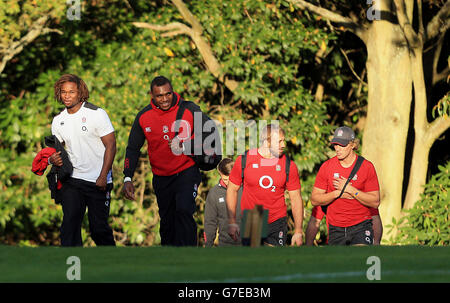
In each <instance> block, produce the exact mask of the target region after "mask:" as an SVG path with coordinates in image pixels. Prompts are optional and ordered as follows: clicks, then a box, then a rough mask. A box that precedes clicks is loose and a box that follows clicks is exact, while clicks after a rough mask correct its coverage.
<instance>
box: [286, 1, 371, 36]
mask: <svg viewBox="0 0 450 303" xmlns="http://www.w3.org/2000/svg"><path fill="white" fill-rule="evenodd" d="M288 1H289V2H290V3H292V4H293V5H294V6H296V7H298V8H300V9H306V10H308V11H310V12H313V13H315V14H317V15H319V16H322V17H323V18H325V19H327V20H329V21H331V22H334V23H338V24H339V25H341V26H343V27H344V28H345V29H346V30H349V31H351V32H352V33H354V34H355V35H357V36H358V37H359V38H360V39H361V40H363V41H364V42H365V30H364V28H363V27H362V26H361V25H359V24H358V23H356V22H354V21H353V20H352V19H351V18H347V17H343V16H341V15H339V14H337V13H335V12H332V11H330V10H327V9H325V8H322V7H319V6H316V5H314V4H311V3H309V2H307V1H304V0H288Z"/></svg>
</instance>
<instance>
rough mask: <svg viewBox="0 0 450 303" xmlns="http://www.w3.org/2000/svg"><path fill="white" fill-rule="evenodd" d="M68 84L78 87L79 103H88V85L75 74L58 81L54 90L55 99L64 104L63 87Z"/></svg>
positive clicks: (66, 75)
mask: <svg viewBox="0 0 450 303" xmlns="http://www.w3.org/2000/svg"><path fill="white" fill-rule="evenodd" d="M66 82H72V83H75V84H76V85H77V89H78V96H79V101H83V102H84V101H87V100H88V99H89V89H88V88H87V85H86V83H84V81H83V79H81V78H80V77H78V76H77V75H73V74H65V75H62V76H61V78H59V79H58V81H56V83H55V86H54V89H55V99H56V100H57V101H58V102H60V103H63V101H62V99H61V87H62V85H63V84H64V83H66Z"/></svg>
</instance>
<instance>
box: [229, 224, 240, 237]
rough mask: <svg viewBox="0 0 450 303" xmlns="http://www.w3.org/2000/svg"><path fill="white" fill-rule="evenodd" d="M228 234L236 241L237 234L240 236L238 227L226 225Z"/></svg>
mask: <svg viewBox="0 0 450 303" xmlns="http://www.w3.org/2000/svg"><path fill="white" fill-rule="evenodd" d="M228 234H229V235H230V237H231V238H232V239H233V240H234V241H238V240H239V234H240V228H239V225H237V224H236V223H229V224H228Z"/></svg>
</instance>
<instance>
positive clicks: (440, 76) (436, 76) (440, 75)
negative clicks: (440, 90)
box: [431, 35, 450, 85]
mask: <svg viewBox="0 0 450 303" xmlns="http://www.w3.org/2000/svg"><path fill="white" fill-rule="evenodd" d="M444 37H445V35H441V36H440V37H439V39H438V41H437V46H436V50H435V52H434V57H433V66H432V71H433V75H432V80H431V82H432V84H433V85H435V84H436V83H438V82H440V81H442V80H444V79H445V78H447V76H448V74H449V65H450V64H447V66H446V68H444V70H442V71H441V72H438V63H439V58H440V57H441V52H442V46H443V44H444ZM449 63H450V62H449Z"/></svg>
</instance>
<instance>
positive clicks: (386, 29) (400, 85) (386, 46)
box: [362, 1, 412, 239]
mask: <svg viewBox="0 0 450 303" xmlns="http://www.w3.org/2000/svg"><path fill="white" fill-rule="evenodd" d="M386 2H390V1H385V3H386ZM385 10H387V11H389V10H390V9H389V8H385ZM366 47H367V53H368V56H367V62H366V67H367V79H368V87H369V92H368V108H367V121H366V125H365V128H364V134H363V146H362V154H363V156H364V157H366V158H367V159H368V160H370V161H371V162H372V163H373V164H374V165H375V169H376V171H377V175H378V180H379V182H380V193H381V204H380V208H379V210H380V215H381V218H382V221H383V223H384V224H385V225H387V224H391V222H392V218H396V219H398V218H399V217H400V215H401V207H402V183H403V171H404V162H405V149H406V139H407V134H408V126H409V114H410V110H411V100H412V77H411V71H410V59H409V53H408V48H407V43H406V40H405V38H404V35H403V33H402V30H401V28H400V27H399V26H398V25H396V24H392V23H391V22H389V21H384V20H379V21H375V22H373V23H372V25H371V26H370V28H369V29H368V31H367V39H366ZM391 236H393V235H389V234H387V235H386V237H385V239H386V238H389V237H391Z"/></svg>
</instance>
